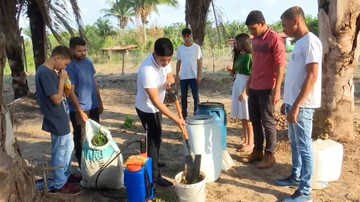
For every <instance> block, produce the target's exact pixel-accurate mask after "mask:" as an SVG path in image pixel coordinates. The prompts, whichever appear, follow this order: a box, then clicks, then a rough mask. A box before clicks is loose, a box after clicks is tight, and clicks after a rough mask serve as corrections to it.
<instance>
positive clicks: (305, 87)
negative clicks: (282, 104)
mask: <svg viewBox="0 0 360 202" xmlns="http://www.w3.org/2000/svg"><path fill="white" fill-rule="evenodd" d="M318 71H319V64H318V63H309V64H307V65H306V78H305V80H304V82H303V84H302V87H301V90H300V93H299V95H298V96H297V98H296V100H295V102H294V104H293V106H295V107H299V106H300V105H301V104H302V103H303V102H304V100H305V99H306V97H307V96H308V95H309V93H310V92H311V90H312V88H313V86H314V84H315V82H316V80H317V77H318Z"/></svg>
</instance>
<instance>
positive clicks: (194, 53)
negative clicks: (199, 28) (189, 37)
mask: <svg viewBox="0 0 360 202" xmlns="http://www.w3.org/2000/svg"><path fill="white" fill-rule="evenodd" d="M176 58H177V59H178V60H180V61H181V70H180V80H184V79H196V78H197V68H198V67H197V60H198V59H201V58H202V53H201V48H200V46H199V45H197V44H196V43H193V44H192V45H191V46H185V45H184V44H182V45H180V46H179V47H178V49H177V53H176Z"/></svg>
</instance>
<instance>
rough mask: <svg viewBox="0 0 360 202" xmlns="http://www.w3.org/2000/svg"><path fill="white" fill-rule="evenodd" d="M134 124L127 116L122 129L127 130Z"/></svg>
mask: <svg viewBox="0 0 360 202" xmlns="http://www.w3.org/2000/svg"><path fill="white" fill-rule="evenodd" d="M134 123H135V121H134V119H132V118H131V116H130V115H129V114H128V115H126V117H125V122H124V125H123V126H122V128H124V129H128V128H131V126H132V125H133V124H134Z"/></svg>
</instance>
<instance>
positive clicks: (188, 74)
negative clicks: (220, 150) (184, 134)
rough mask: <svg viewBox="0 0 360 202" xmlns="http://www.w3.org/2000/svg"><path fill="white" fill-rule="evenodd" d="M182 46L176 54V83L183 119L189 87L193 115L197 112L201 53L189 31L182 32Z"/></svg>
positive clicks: (185, 115) (185, 113) (185, 112)
mask: <svg viewBox="0 0 360 202" xmlns="http://www.w3.org/2000/svg"><path fill="white" fill-rule="evenodd" d="M182 36H183V39H184V42H185V43H184V44H181V45H180V46H179V47H178V49H177V53H176V58H177V60H178V61H177V63H176V83H177V84H179V83H180V90H181V107H182V114H183V117H184V119H186V117H187V95H188V89H189V86H190V88H191V92H192V96H193V98H194V114H195V112H196V110H197V105H198V104H199V102H200V99H199V84H200V81H201V65H202V53H201V48H200V46H199V45H197V44H196V43H193V42H192V37H191V30H190V29H188V28H185V29H183V30H182Z"/></svg>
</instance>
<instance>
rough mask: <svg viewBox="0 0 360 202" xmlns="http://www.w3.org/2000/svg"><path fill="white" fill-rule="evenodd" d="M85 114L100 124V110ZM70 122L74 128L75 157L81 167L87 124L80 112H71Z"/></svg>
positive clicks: (95, 109)
mask: <svg viewBox="0 0 360 202" xmlns="http://www.w3.org/2000/svg"><path fill="white" fill-rule="evenodd" d="M84 112H85V113H86V114H87V115H88V117H89V119H92V120H94V121H96V122H98V123H99V122H100V114H99V108H94V109H91V110H90V111H84ZM70 120H71V124H72V126H73V128H74V145H75V157H76V159H77V161H78V163H79V167H80V164H81V153H82V142H83V139H84V136H85V123H84V121H83V120H82V119H81V117H80V114H79V113H78V112H70Z"/></svg>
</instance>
